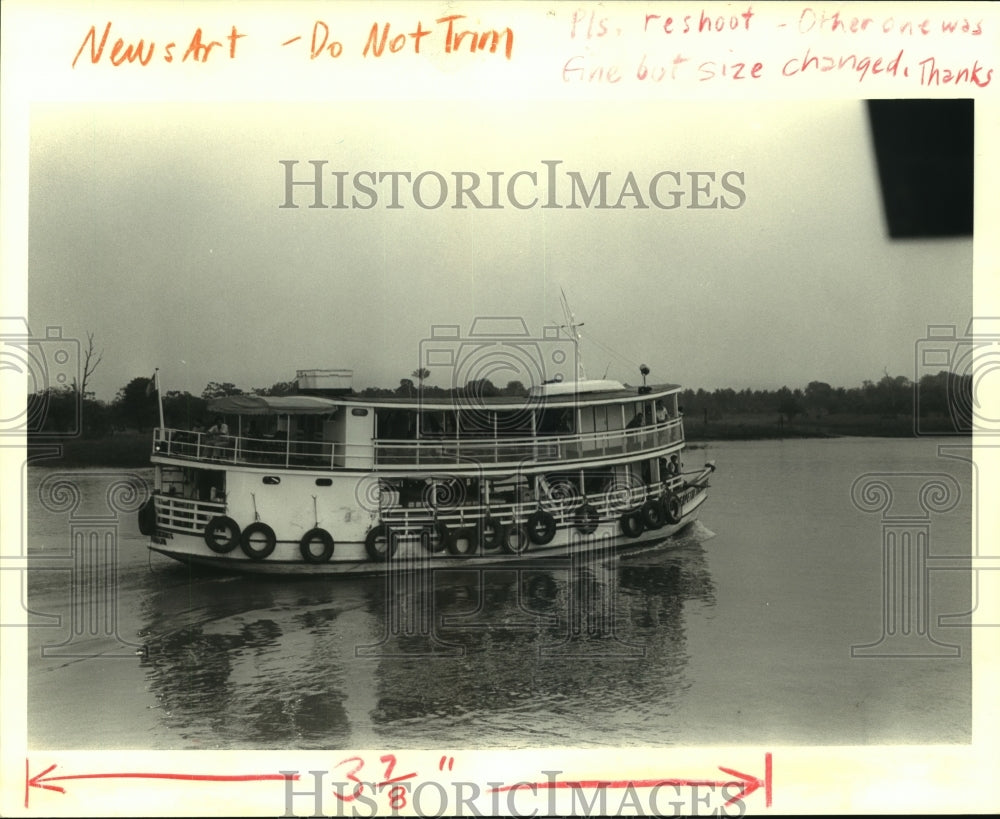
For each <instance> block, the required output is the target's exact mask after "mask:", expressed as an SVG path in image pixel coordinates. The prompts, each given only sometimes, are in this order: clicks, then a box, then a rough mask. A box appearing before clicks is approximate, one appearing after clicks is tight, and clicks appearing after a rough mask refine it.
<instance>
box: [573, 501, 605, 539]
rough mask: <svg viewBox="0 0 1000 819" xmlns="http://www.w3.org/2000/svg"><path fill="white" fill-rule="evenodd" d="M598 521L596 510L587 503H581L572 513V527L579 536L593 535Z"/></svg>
mask: <svg viewBox="0 0 1000 819" xmlns="http://www.w3.org/2000/svg"><path fill="white" fill-rule="evenodd" d="M598 520H599V518H598V515H597V510H596V509H595V508H594V507H593V506H592V505H591V504H589V503H581V504H580V505H579V506H578V507H576V510H575V511H574V512H573V525H574V526H575V527H576V531H578V532H579V533H580V534H581V535H590V534H593V533H594V531H595V530H596V529H597V523H598Z"/></svg>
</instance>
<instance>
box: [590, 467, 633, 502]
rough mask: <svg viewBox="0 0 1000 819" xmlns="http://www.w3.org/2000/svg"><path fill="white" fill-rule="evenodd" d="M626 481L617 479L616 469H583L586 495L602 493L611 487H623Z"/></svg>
mask: <svg viewBox="0 0 1000 819" xmlns="http://www.w3.org/2000/svg"><path fill="white" fill-rule="evenodd" d="M624 486H625V484H624V482H623V481H621V480H618V481H616V480H615V473H614V470H612V469H608V468H606V467H605V468H600V467H598V468H594V469H584V470H583V492H584V494H585V495H590V496H593V495H600V494H603V493H605V492H607V491H609V490H611V489H618V488H623V487H624Z"/></svg>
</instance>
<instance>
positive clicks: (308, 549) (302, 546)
mask: <svg viewBox="0 0 1000 819" xmlns="http://www.w3.org/2000/svg"><path fill="white" fill-rule="evenodd" d="M316 541H319V542H320V543H321V544H322V545H323V549H322V551H320V552H314V551H313V550H312V544H313V543H315V542H316ZM333 547H334V544H333V535H331V534H330V533H329V532H328V531H326V529H320V528H319V527H318V526H317V527H316V528H315V529H310V530H309V531H308V532H306V533H305V534H304V535H302V540H300V541H299V552H300V553H301V554H302V559H303V560H304V561H305V562H306V563H326V562H327V561H328V560H329V559H330V558H331V557H333Z"/></svg>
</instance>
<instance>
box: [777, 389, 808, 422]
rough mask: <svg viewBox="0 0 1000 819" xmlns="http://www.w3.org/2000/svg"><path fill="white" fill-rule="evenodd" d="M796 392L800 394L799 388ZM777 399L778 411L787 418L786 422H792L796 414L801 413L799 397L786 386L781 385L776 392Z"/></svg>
mask: <svg viewBox="0 0 1000 819" xmlns="http://www.w3.org/2000/svg"><path fill="white" fill-rule="evenodd" d="M796 392H798V393H799V395H801V391H800V390H796ZM777 399H778V413H779V414H780V415H782V416H783V417H785V418H787V419H788V423H792V420H793V419H794V418H795V416H796V415H801V414H802V404H801V402H800V399H799V398H798V397H797V396H796V395H795V393H793V392H792V391H791V390H790V389H788V387H782V388H781V389H780V390H778V392H777Z"/></svg>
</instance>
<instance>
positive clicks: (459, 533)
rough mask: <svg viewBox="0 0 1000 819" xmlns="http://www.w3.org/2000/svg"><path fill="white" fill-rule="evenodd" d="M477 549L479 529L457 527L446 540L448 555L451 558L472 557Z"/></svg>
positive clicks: (475, 527) (476, 527)
mask: <svg viewBox="0 0 1000 819" xmlns="http://www.w3.org/2000/svg"><path fill="white" fill-rule="evenodd" d="M463 544H465V545H464V546H463ZM478 549H479V527H478V526H459V527H458V528H456V529H454V530H453V531H452V533H451V536H450V537H449V538H448V554H450V555H452V556H453V557H467V556H468V555H474V554H475V553H476V551H477V550H478Z"/></svg>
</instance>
